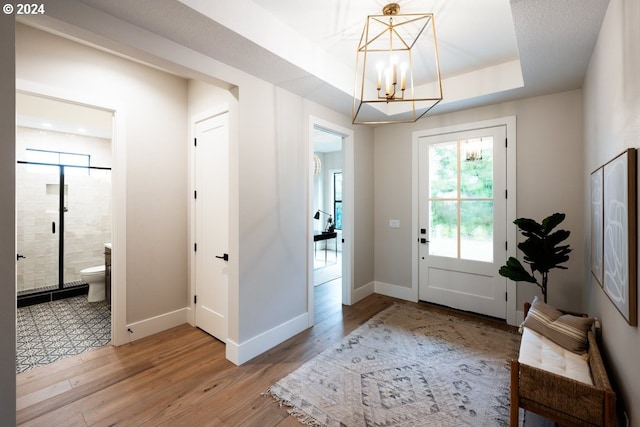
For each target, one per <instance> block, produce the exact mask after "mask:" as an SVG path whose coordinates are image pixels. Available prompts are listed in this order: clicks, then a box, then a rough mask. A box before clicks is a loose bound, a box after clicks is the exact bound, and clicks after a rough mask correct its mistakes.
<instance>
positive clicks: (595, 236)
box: [591, 168, 604, 286]
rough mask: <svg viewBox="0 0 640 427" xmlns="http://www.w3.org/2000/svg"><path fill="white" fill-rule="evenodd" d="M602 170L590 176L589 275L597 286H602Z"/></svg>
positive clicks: (599, 169)
mask: <svg viewBox="0 0 640 427" xmlns="http://www.w3.org/2000/svg"><path fill="white" fill-rule="evenodd" d="M603 173H604V171H603V169H602V168H598V170H596V171H595V172H593V173H592V174H591V273H592V274H593V277H595V279H596V281H597V282H598V285H600V286H602V274H603V271H602V270H603V268H602V261H603V256H602V244H603V241H602V239H603V235H604V233H603V227H604V222H603V218H602V214H603V213H604V211H603V207H602V198H603V196H604V193H603V191H604V187H603Z"/></svg>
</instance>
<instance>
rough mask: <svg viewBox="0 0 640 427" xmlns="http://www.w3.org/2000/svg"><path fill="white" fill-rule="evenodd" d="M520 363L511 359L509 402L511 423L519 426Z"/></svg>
mask: <svg viewBox="0 0 640 427" xmlns="http://www.w3.org/2000/svg"><path fill="white" fill-rule="evenodd" d="M519 371H520V364H519V363H518V361H517V360H512V361H511V399H510V402H509V407H510V410H509V425H510V426H511V427H518V421H519V420H518V418H519V412H520V399H519V398H518V387H519V385H520V381H519V379H520V375H519Z"/></svg>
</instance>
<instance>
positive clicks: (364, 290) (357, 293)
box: [351, 282, 375, 304]
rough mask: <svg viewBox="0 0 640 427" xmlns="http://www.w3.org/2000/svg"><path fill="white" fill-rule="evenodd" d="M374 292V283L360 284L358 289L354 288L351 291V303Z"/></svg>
mask: <svg viewBox="0 0 640 427" xmlns="http://www.w3.org/2000/svg"><path fill="white" fill-rule="evenodd" d="M374 293H375V283H374V282H369V283H367V284H366V285H364V286H360V287H359V288H358V289H354V290H353V292H352V293H351V304H355V303H357V302H358V301H360V300H361V299H364V298H366V297H368V296H369V295H372V294H374Z"/></svg>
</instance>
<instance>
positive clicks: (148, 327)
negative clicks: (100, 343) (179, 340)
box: [126, 308, 189, 342]
mask: <svg viewBox="0 0 640 427" xmlns="http://www.w3.org/2000/svg"><path fill="white" fill-rule="evenodd" d="M188 317H189V309H188V308H181V309H180V310H175V311H171V312H169V313H165V314H161V315H159V316H154V317H150V318H149V319H145V320H140V321H138V322H133V323H129V324H128V325H126V326H127V334H126V335H129V342H132V341H135V340H139V339H141V338H144V337H148V336H150V335H153V334H157V333H158V332H162V331H166V330H167V329H171V328H175V327H176V326H180V325H182V324H185V323H188V320H189V319H188Z"/></svg>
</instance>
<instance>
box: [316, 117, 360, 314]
mask: <svg viewBox="0 0 640 427" xmlns="http://www.w3.org/2000/svg"><path fill="white" fill-rule="evenodd" d="M309 123H310V125H309V151H310V155H309V160H310V169H309V177H310V178H309V195H310V196H309V202H308V212H309V225H308V230H309V246H308V247H309V257H308V259H309V261H308V272H309V273H308V274H309V277H308V283H309V292H308V298H309V301H308V304H307V310H308V312H309V326H312V325H313V324H314V323H315V322H317V321H320V320H321V317H322V315H323V314H324V315H326V314H327V313H337V312H339V311H340V310H341V309H342V305H343V304H344V305H350V304H351V298H352V295H351V293H352V288H353V276H352V268H351V266H352V264H353V249H352V247H353V237H352V236H353V161H354V160H353V131H352V130H350V129H346V128H342V127H340V126H337V125H334V124H333V123H329V122H326V121H324V120H321V119H319V118H317V117H311V118H310V122H309ZM316 299H317V301H316ZM315 310H321V311H322V314H321V313H318V314H317V315H316V314H315ZM317 316H320V318H317Z"/></svg>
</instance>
